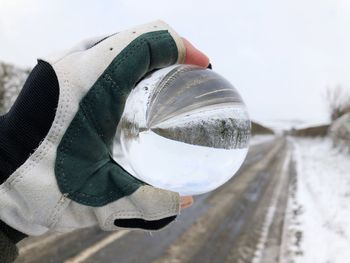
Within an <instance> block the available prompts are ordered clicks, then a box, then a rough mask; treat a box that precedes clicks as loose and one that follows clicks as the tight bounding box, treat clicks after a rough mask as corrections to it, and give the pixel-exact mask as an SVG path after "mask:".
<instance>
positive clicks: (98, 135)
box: [0, 21, 189, 235]
mask: <svg viewBox="0 0 350 263" xmlns="http://www.w3.org/2000/svg"><path fill="white" fill-rule="evenodd" d="M185 45H186V41H184V40H183V39H182V38H180V37H179V36H178V35H177V34H176V33H175V32H174V31H173V30H172V29H171V28H169V26H168V25H167V24H165V23H163V22H161V21H156V22H153V23H150V24H146V25H143V26H140V27H136V28H134V29H131V30H127V31H123V32H120V33H117V34H114V35H112V36H109V37H105V38H99V39H96V38H94V39H90V40H87V41H84V42H83V43H81V44H80V45H78V46H77V47H75V48H73V49H71V50H69V51H67V52H63V53H61V54H58V55H53V56H48V57H44V58H41V60H42V61H45V62H46V63H49V64H50V65H51V66H52V68H53V70H54V72H55V74H56V77H57V80H58V85H59V99H58V106H57V110H56V113H55V116H54V120H53V123H52V125H51V127H50V129H49V131H48V133H47V135H46V137H45V138H44V140H43V141H42V142H41V143H40V145H39V147H38V148H37V149H36V150H35V151H34V152H33V153H32V154H31V155H30V156H29V157H28V159H26V160H25V162H24V163H23V164H22V165H21V166H20V167H19V168H18V169H17V170H16V171H14V172H13V173H12V174H11V175H10V177H9V178H7V180H6V181H5V182H4V183H3V184H1V186H0V207H1V210H0V219H1V221H3V222H5V223H6V224H8V225H9V226H11V227H12V228H14V229H17V230H18V231H21V232H22V233H25V234H28V235H41V234H43V233H45V232H48V231H61V232H64V231H71V230H74V229H77V228H83V227H88V226H92V225H96V224H98V225H99V226H100V228H101V229H103V230H114V229H117V228H118V227H127V228H129V227H130V228H140V229H148V230H156V229H160V228H162V227H164V226H165V225H167V224H168V223H170V222H171V221H173V220H174V218H175V217H176V215H177V214H178V212H179V209H180V208H179V206H180V205H179V202H180V197H179V195H178V193H174V192H170V191H165V190H162V189H157V188H154V187H152V186H149V185H146V184H145V183H143V182H141V181H139V180H137V179H135V178H134V177H132V176H131V175H130V174H128V173H127V172H126V171H125V170H123V168H121V167H120V166H119V165H118V164H117V163H116V162H115V161H114V160H113V158H112V150H113V138H114V135H115V132H116V127H117V125H118V122H119V120H120V117H121V114H122V112H123V109H124V104H125V100H126V97H127V96H128V94H129V92H130V90H131V89H132V88H133V87H134V86H135V84H136V83H137V82H138V81H139V80H140V79H141V78H142V77H143V76H145V74H147V73H148V72H150V71H152V70H154V69H158V68H163V67H166V66H169V65H172V64H175V63H184V62H185V57H186V48H185ZM188 62H189V61H187V62H186V63H188Z"/></svg>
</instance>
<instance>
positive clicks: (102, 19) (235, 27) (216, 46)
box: [0, 0, 350, 122]
mask: <svg viewBox="0 0 350 263" xmlns="http://www.w3.org/2000/svg"><path fill="white" fill-rule="evenodd" d="M155 19H163V20H164V21H166V22H167V23H169V24H170V25H171V26H172V27H173V28H174V29H175V30H176V31H177V32H178V33H179V34H181V35H183V36H185V37H186V38H187V39H189V40H190V41H191V42H193V43H194V44H195V45H196V46H197V47H199V48H200V49H201V50H202V51H204V52H205V53H206V54H207V55H208V56H209V57H210V59H211V61H212V64H213V67H214V70H216V71H217V72H218V73H220V74H222V75H223V76H225V77H226V78H227V79H229V80H230V81H231V82H232V83H233V84H234V85H235V86H236V88H237V89H238V90H239V92H240V93H241V94H242V96H243V98H244V100H245V102H246V104H247V105H248V108H249V112H250V115H251V117H252V118H253V119H255V120H259V121H271V120H281V119H287V120H295V119H298V120H304V121H307V122H322V121H326V120H327V111H326V107H325V105H324V103H325V101H324V98H323V94H324V91H325V88H326V86H329V85H331V86H336V85H337V84H341V85H343V86H344V87H346V88H348V89H350V74H349V71H350V1H349V0H286V1H281V0H260V1H253V0H251V1H247V0H240V1H229V0H227V1H220V0H215V1H213V0H200V1H199V0H198V1H189V0H177V1H164V0H163V1H161V0H147V1H136V0H123V1H120V0H119V1H116V0H115V1H106V0H104V1H97V0H96V1H92V0H74V1H72V0H59V1H58V0H57V1H56V0H55V1H47V0H32V1H27V0H0V60H3V61H6V62H11V63H14V64H17V65H20V66H30V67H33V65H35V63H36V58H37V57H39V56H42V55H45V54H47V53H51V52H52V51H55V50H60V49H63V48H68V47H70V46H72V45H74V44H75V43H76V42H78V41H79V40H81V39H83V38H86V37H90V36H95V35H101V34H104V33H112V32H115V31H120V30H122V29H125V28H128V27H131V26H134V25H138V24H142V23H145V22H148V21H152V20H155Z"/></svg>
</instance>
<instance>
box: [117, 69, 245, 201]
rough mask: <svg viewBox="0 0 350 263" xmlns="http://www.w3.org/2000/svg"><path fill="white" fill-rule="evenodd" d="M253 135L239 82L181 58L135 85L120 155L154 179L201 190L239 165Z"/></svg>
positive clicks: (121, 129)
mask: <svg viewBox="0 0 350 263" xmlns="http://www.w3.org/2000/svg"><path fill="white" fill-rule="evenodd" d="M249 139H250V119H249V116H248V112H247V108H246V106H245V104H244V103H243V101H242V98H241V96H240V95H239V94H238V92H237V90H236V89H235V88H234V87H233V86H232V85H231V84H230V83H229V82H228V81H227V80H225V79H224V78H223V77H221V76H220V75H219V74H217V73H215V72H214V71H212V70H209V69H204V68H199V67H196V66H190V65H175V66H171V67H168V68H165V69H161V70H157V71H155V72H153V73H152V74H150V75H149V76H147V77H146V78H145V79H143V80H142V81H141V82H140V83H139V84H138V85H137V86H136V87H135V88H134V89H133V90H132V92H131V93H130V95H129V96H128V98H127V101H126V104H125V108H124V113H123V115H122V118H121V121H120V123H119V125H118V130H117V136H116V141H117V145H116V147H114V148H115V154H114V156H115V159H116V160H117V161H118V163H120V164H121V166H122V167H123V168H124V169H126V170H127V171H128V172H129V173H131V174H132V175H133V176H134V177H136V178H138V179H140V180H141V181H144V182H146V183H147V184H150V185H152V186H155V187H159V188H162V189H166V190H171V191H175V192H178V193H180V194H181V195H197V194H202V193H206V192H209V191H211V190H213V189H215V188H217V187H219V186H221V185H222V184H224V183H225V182H227V181H228V180H229V179H230V178H231V177H232V176H233V175H234V174H235V173H236V172H237V170H238V169H239V167H240V166H241V165H242V163H243V161H244V159H245V157H246V154H247V151H248V146H249Z"/></svg>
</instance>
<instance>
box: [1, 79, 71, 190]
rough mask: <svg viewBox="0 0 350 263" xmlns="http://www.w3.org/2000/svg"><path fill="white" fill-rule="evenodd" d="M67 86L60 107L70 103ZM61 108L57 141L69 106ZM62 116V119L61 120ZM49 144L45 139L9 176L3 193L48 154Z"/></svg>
mask: <svg viewBox="0 0 350 263" xmlns="http://www.w3.org/2000/svg"><path fill="white" fill-rule="evenodd" d="M63 75H64V76H66V74H65V73H63ZM64 83H65V84H69V81H68V80H67V79H64ZM66 87H67V86H66V85H64V87H63V88H62V89H61V88H60V91H62V104H60V103H59V107H60V108H61V109H62V108H63V105H69V103H70V97H69V96H68V95H67V93H68V92H67V91H69V89H68V88H66ZM66 89H67V90H66ZM65 97H66V98H67V101H66V103H64V100H65V99H64V98H65ZM61 109H60V110H57V111H56V113H57V115H56V119H55V120H54V124H57V126H58V127H59V128H58V131H57V132H56V134H54V135H52V137H53V140H56V141H57V138H58V136H59V133H60V131H61V130H62V128H63V124H64V122H65V119H66V115H67V106H66V109H65V110H62V112H61ZM61 115H62V116H61ZM61 118H62V121H61ZM50 133H51V132H49V134H48V136H47V138H48V137H50V136H51V134H50ZM47 144H48V142H47V141H46V140H45V139H44V141H43V143H42V144H41V145H40V146H39V148H40V150H39V151H36V152H34V153H33V154H32V160H29V161H28V162H26V163H25V164H24V165H23V166H22V167H20V168H19V169H18V170H17V174H14V176H13V177H11V178H9V179H8V181H7V182H5V183H4V184H3V185H4V186H5V185H6V186H7V188H2V187H1V188H0V193H1V192H2V193H3V194H5V193H7V192H8V191H10V190H11V187H14V186H15V185H16V184H17V183H20V182H21V181H22V179H23V177H24V176H25V175H26V174H27V173H28V172H29V170H30V169H32V168H33V167H34V166H35V165H37V164H38V163H39V162H40V161H41V160H42V159H43V158H44V157H45V156H46V155H47V152H45V151H43V150H45V149H46V147H49V148H50V146H49V145H47Z"/></svg>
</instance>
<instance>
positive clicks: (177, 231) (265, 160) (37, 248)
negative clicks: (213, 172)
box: [16, 138, 293, 263]
mask: <svg viewBox="0 0 350 263" xmlns="http://www.w3.org/2000/svg"><path fill="white" fill-rule="evenodd" d="M289 160H290V146H289V144H288V142H287V140H286V139H285V138H277V139H275V140H270V141H267V142H264V143H261V144H256V145H254V146H252V147H251V149H250V151H249V154H248V157H247V160H246V162H245V163H244V164H243V166H242V168H241V170H240V172H239V173H238V174H237V175H236V176H235V177H234V178H233V179H232V180H231V181H229V182H228V183H227V184H225V185H224V186H222V187H221V188H219V189H217V190H216V191H214V192H211V193H208V194H205V195H201V196H198V197H196V198H195V203H194V205H193V207H192V208H190V209H187V210H185V211H183V213H182V214H181V216H180V217H179V218H178V220H177V222H175V223H174V224H172V225H171V226H170V227H168V228H167V229H165V230H163V231H160V232H157V233H153V234H152V235H150V234H149V233H142V232H131V231H119V232H115V233H106V232H101V231H99V230H97V229H95V228H92V229H85V230H81V231H76V232H73V233H70V234H65V235H54V236H52V235H51V236H46V237H41V238H37V239H32V240H27V241H25V242H23V243H22V244H21V256H20V257H19V258H18V260H17V261H16V262H17V263H19V262H69V263H76V262H106V263H108V262H137V263H143V262H145V263H146V262H156V263H163V262H164V263H165V262H201V263H202V262H203V263H205V262H214V263H215V262H220V263H221V262H269V263H270V262H278V258H279V255H280V251H281V249H280V245H281V243H283V242H281V236H282V230H283V229H284V226H283V222H284V213H285V207H286V203H287V195H288V183H289V178H290V171H292V170H293V169H290V168H291V162H289Z"/></svg>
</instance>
